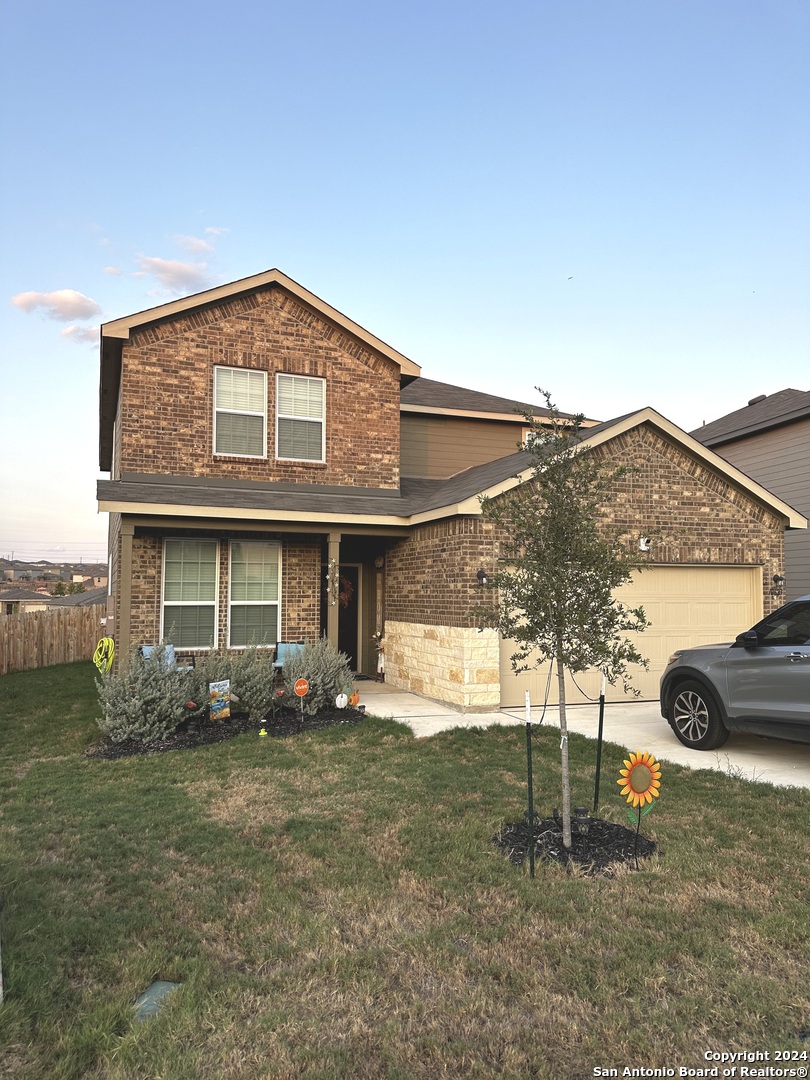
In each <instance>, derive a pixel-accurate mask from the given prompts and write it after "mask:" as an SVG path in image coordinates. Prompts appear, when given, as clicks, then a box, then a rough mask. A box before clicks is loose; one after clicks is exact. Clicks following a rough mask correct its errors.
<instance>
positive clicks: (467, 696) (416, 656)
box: [385, 620, 501, 712]
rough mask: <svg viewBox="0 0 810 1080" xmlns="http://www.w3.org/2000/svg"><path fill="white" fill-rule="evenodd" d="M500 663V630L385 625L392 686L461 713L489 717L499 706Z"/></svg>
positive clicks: (391, 623)
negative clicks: (445, 705) (487, 714)
mask: <svg viewBox="0 0 810 1080" xmlns="http://www.w3.org/2000/svg"><path fill="white" fill-rule="evenodd" d="M498 663H499V658H498V634H497V632H496V631H495V630H483V631H479V630H478V629H477V628H475V627H463V626H429V625H426V624H424V623H410V622H407V623H406V622H393V621H390V620H389V621H387V622H386V624H385V678H386V682H387V683H388V684H389V686H393V687H396V688H397V689H400V690H408V691H410V692H411V693H414V694H422V695H423V696H425V697H429V698H433V699H434V700H435V701H442V702H444V703H445V704H447V705H450V706H452V707H453V708H456V709H459V710H460V711H461V712H490V711H494V710H496V709H497V708H498V707H499V704H500V695H501V686H500V675H499V671H498ZM416 672H418V675H417V674H416Z"/></svg>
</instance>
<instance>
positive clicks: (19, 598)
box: [0, 587, 53, 615]
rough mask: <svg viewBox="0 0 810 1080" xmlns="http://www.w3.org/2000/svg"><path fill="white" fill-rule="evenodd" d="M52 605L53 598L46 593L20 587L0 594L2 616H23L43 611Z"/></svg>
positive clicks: (0, 612)
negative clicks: (29, 612)
mask: <svg viewBox="0 0 810 1080" xmlns="http://www.w3.org/2000/svg"><path fill="white" fill-rule="evenodd" d="M52 604H53V597H52V596H50V594H49V593H47V592H38V591H36V590H34V589H23V588H20V587H17V588H13V589H5V590H3V592H0V614H2V615H24V614H25V613H26V612H28V611H45V609H46V608H50V607H51V606H52Z"/></svg>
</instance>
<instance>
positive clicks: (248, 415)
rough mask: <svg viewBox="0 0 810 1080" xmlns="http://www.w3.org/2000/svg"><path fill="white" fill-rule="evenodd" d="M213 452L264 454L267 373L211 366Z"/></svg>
mask: <svg viewBox="0 0 810 1080" xmlns="http://www.w3.org/2000/svg"><path fill="white" fill-rule="evenodd" d="M214 453H215V454H234V455H237V456H239V457H265V456H266V454H267V375H266V374H265V372H263V371H245V370H244V369H243V368H225V367H218V368H214Z"/></svg>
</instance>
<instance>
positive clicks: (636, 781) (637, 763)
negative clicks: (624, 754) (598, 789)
mask: <svg viewBox="0 0 810 1080" xmlns="http://www.w3.org/2000/svg"><path fill="white" fill-rule="evenodd" d="M616 783H617V784H619V786H620V787H621V789H622V795H624V796H625V797H626V798H627V801H628V803H629V804H630V806H628V808H627V816H628V817H629V818H630V821H631V822H634V823H635V826H636V870H638V834H639V831H640V829H641V818H642V816H643V815H644V814H649V812H650V811H651V810H652V808H653V806H654V805H655V803H654V802H653V799H657V798H658V796H659V793H660V788H661V766H660V765H659V764H658V762H657V761H656V760H655V758H654V757H653V755H652V754H651V753H650V752H649V750H644V751H643V752H642V751H641V750H636V751H634V752H633V753H632V754H631V755H630V759H629V760H628V761H625V763H624V768H623V769H619V779H618V780H617V781H616ZM630 807H633V808H634V809H635V810H636V811H637V816H636V815H634V813H633V810H632V809H631V808H630Z"/></svg>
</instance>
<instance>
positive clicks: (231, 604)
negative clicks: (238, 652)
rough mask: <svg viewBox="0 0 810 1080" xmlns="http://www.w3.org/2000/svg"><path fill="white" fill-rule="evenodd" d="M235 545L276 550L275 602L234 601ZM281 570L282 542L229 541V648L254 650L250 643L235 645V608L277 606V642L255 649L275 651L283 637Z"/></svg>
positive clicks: (257, 644)
mask: <svg viewBox="0 0 810 1080" xmlns="http://www.w3.org/2000/svg"><path fill="white" fill-rule="evenodd" d="M235 544H244V545H247V546H250V545H258V544H262V545H264V546H266V547H274V548H275V549H276V560H277V562H276V566H277V582H278V584H277V588H276V599H275V600H234V599H233V548H234V545H235ZM281 569H282V546H281V541H280V540H229V541H228V636H227V640H228V648H229V649H249V648H253V647H254V646H252V645H251V644H250V642H248V643H246V644H245V645H234V643H233V608H234V607H270V606H272V605H273V604H275V608H276V634H275V638H276V640H275V641H273V642H272V643H263V642H257V643H256V645H255V648H258V649H274V648H275V647H276V644H277V642H278V641H279V638H280V637H281Z"/></svg>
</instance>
